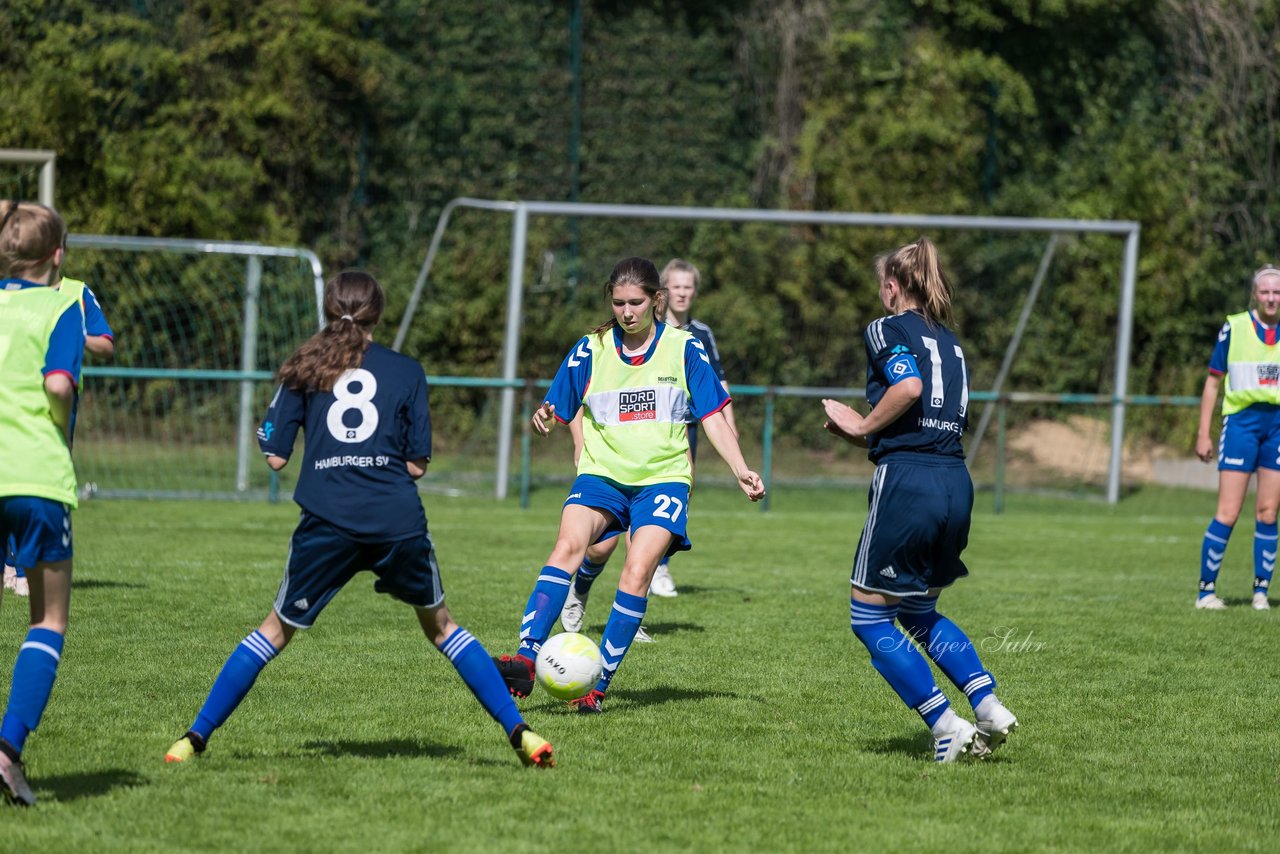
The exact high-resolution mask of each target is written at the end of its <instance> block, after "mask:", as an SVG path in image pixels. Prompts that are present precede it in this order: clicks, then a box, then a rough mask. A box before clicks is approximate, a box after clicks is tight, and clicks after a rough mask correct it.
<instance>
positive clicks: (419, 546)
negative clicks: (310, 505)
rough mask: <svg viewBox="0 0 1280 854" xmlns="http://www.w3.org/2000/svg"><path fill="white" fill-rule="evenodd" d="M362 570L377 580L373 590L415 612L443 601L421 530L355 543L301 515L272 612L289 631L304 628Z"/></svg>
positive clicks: (428, 542) (425, 535) (426, 537)
mask: <svg viewBox="0 0 1280 854" xmlns="http://www.w3.org/2000/svg"><path fill="white" fill-rule="evenodd" d="M366 569H367V570H369V571H371V572H372V573H373V574H374V575H376V576H378V580H377V581H375V582H374V583H373V589H374V590H376V591H377V592H379V593H388V594H390V595H392V596H394V597H395V598H397V599H399V600H400V601H401V602H407V603H409V604H410V605H413V606H415V607H418V608H435V607H437V606H439V605H440V604H442V603H443V602H444V588H442V587H441V585H440V567H439V566H437V565H436V551H435V546H433V545H432V543H431V535H430V534H428V533H427V532H426V530H423V532H422V535H421V536H416V537H410V538H409V539H407V540H396V541H395V542H391V543H360V542H356V541H355V540H353V539H351V538H350V537H348V536H347V535H346V534H344V533H342V532H341V531H340V530H339V529H337V528H335V527H334V526H333V525H330V524H329V523H328V522H326V521H324V520H323V519H321V518H320V517H318V516H313V515H312V514H310V513H307V512H306V511H303V513H302V518H301V519H300V520H299V521H298V527H297V528H296V529H294V532H293V539H291V540H290V541H289V559H288V561H287V562H286V563H285V568H284V580H283V581H281V582H280V592H279V593H277V594H276V601H275V611H276V614H278V615H279V616H280V619H281V620H283V621H284V622H286V623H288V624H289V625H291V626H294V627H295V628H299V629H309V628H311V625H312V624H313V623H315V621H316V617H318V616H320V612H321V611H323V610H324V606H325V605H328V604H329V600H330V599H332V598H333V597H334V596H335V595H337V593H338V591H339V590H341V589H342V588H343V587H344V586H345V585H346V583H347V582H348V581H350V580H351V579H352V578H353V577H354V576H355V574H356V573H357V572H360V571H362V570H366Z"/></svg>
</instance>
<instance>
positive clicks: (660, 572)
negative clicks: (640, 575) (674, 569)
mask: <svg viewBox="0 0 1280 854" xmlns="http://www.w3.org/2000/svg"><path fill="white" fill-rule="evenodd" d="M649 592H650V593H651V594H653V595H654V596H661V597H662V598H664V599H670V598H671V597H672V596H677V595H679V594H677V593H676V582H675V580H674V579H673V578H672V577H671V570H670V569H668V568H667V565H666V564H663V563H660V564H658V569H657V571H656V572H654V573H653V581H651V582H649Z"/></svg>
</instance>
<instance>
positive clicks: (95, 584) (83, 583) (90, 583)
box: [71, 578, 147, 590]
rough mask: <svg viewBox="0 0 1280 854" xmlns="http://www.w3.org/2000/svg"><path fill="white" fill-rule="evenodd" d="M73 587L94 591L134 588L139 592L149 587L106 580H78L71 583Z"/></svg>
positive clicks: (135, 583)
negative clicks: (96, 589)
mask: <svg viewBox="0 0 1280 854" xmlns="http://www.w3.org/2000/svg"><path fill="white" fill-rule="evenodd" d="M71 586H72V587H73V588H75V589H76V590H93V589H95V588H134V589H137V590H144V589H146V586H147V585H145V584H139V583H137V582H136V581H107V580H106V579H104V578H77V579H75V580H74V581H72V582H71Z"/></svg>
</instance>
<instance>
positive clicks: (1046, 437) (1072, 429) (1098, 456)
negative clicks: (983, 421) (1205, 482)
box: [1009, 415, 1174, 483]
mask: <svg viewBox="0 0 1280 854" xmlns="http://www.w3.org/2000/svg"><path fill="white" fill-rule="evenodd" d="M1009 449H1010V451H1012V452H1013V453H1012V454H1010V465H1011V466H1017V465H1021V466H1031V467H1033V468H1035V469H1039V470H1041V471H1045V470H1047V471H1051V472H1054V473H1055V474H1059V475H1063V476H1065V477H1070V478H1078V479H1080V480H1083V481H1089V482H1100V481H1105V480H1106V478H1107V468H1108V466H1110V464H1111V423H1110V422H1109V421H1102V420H1100V419H1097V418H1090V417H1088V416H1086V415H1072V416H1071V417H1069V418H1068V419H1067V420H1066V421H1033V422H1031V423H1029V424H1024V425H1022V426H1020V427H1018V428H1016V429H1015V430H1012V431H1010V435H1009ZM1170 456H1174V454H1173V452H1172V451H1171V450H1170V449H1168V448H1164V447H1162V446H1159V445H1153V444H1151V443H1147V442H1142V443H1135V444H1133V445H1132V446H1131V444H1130V443H1128V442H1126V443H1125V448H1124V455H1123V458H1122V463H1121V465H1122V468H1121V476H1122V477H1123V478H1124V480H1126V481H1130V482H1132V481H1142V482H1144V483H1145V482H1149V481H1151V479H1152V464H1153V462H1154V461H1155V460H1156V459H1158V458H1167V457H1170ZM1015 461H1016V462H1015Z"/></svg>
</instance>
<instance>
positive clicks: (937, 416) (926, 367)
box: [822, 237, 1018, 762]
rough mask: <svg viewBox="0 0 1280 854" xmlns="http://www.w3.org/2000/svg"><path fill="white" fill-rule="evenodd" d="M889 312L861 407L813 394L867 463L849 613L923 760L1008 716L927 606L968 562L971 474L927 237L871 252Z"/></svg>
mask: <svg viewBox="0 0 1280 854" xmlns="http://www.w3.org/2000/svg"><path fill="white" fill-rule="evenodd" d="M876 273H877V275H878V277H879V280H880V301H881V302H882V303H883V304H884V307H885V309H886V310H888V311H889V312H890V315H889V316H888V317H882V318H880V319H879V320H875V321H872V323H871V325H870V326H868V327H867V329H866V332H865V333H864V334H863V343H864V344H865V346H866V351H867V402H868V403H869V404H870V405H871V412H870V414H868V415H866V416H861V415H859V414H858V413H857V412H855V411H854V410H853V409H851V408H850V407H848V406H846V405H844V404H843V403H839V402H837V401H834V400H823V401H822V405H823V408H824V409H825V410H826V416H827V422H826V425H825V426H826V428H827V430H829V431H830V432H831V433H833V434H835V435H836V436H839V437H840V438H842V439H845V440H846V441H849V442H852V443H853V444H855V445H860V446H863V447H866V448H867V449H868V456H869V457H870V459H871V461H872V462H874V463H875V464H876V472H875V476H874V477H873V478H872V481H871V489H870V493H869V504H870V508H869V511H868V514H867V521H866V524H865V526H864V527H863V529H862V537H861V539H860V540H859V542H858V551H857V556H856V558H855V560H854V564H853V577H852V578H851V579H850V581H851V585H852V589H851V592H850V602H849V621H850V625H851V627H852V629H853V633H854V635H855V636H857V638H858V640H860V641H862V643H863V644H865V645H866V647H867V650H868V651H869V652H870V654H871V663H872V665H873V666H874V667H875V668H876V670H878V671H880V674H881V675H882V676H884V678H885V679H886V680H887V681H888V682H889V684H890V686H892V687H893V689H894V690H895V691H896V692H897V693H898V696H899V697H901V698H902V700H903V702H905V703H906V704H907V705H908V706H910V707H911V708H913V709H915V710H916V711H917V712H918V713H919V714H920V716H921V717H922V718H923V719H924V722H925V724H926V725H928V726H929V728H930V729H931V730H932V732H933V737H934V760H935V761H937V762H951V761H954V760H955V759H958V758H959V757H960V756H961V755H963V754H965V753H968V752H971V753H972V755H974V756H977V757H979V758H983V757H985V756H987V755H989V754H990V753H991V751H993V750H995V749H996V748H997V747H999V746H1000V745H1001V744H1003V743H1004V741H1005V739H1006V738H1007V737H1008V736H1009V733H1011V732H1012V731H1013V730H1014V729H1016V728H1017V726H1018V721H1017V719H1016V718H1015V717H1014V716H1013V715H1012V714H1011V713H1010V712H1009V710H1008V709H1006V708H1005V707H1004V706H1003V705H1002V704H1001V703H1000V701H999V700H997V699H996V697H995V693H994V690H995V684H996V683H995V679H994V678H993V677H992V675H991V674H990V673H988V672H987V671H986V670H985V669H984V668H983V666H982V662H981V661H980V660H979V659H978V654H977V651H976V650H975V649H974V646H973V642H972V641H970V640H969V638H968V636H967V635H965V633H964V632H963V631H961V629H960V628H959V627H958V626H957V625H956V624H955V623H953V622H951V621H950V620H948V619H947V618H946V617H944V616H942V615H941V614H939V613H938V610H937V604H938V595H939V594H940V593H941V591H942V588H944V587H947V586H949V585H950V584H951V583H952V582H954V581H955V580H956V579H958V578H962V577H964V576H965V575H968V574H969V571H968V570H967V569H966V568H965V565H964V562H963V561H961V559H960V553H961V552H962V551H963V550H964V547H965V545H966V544H967V543H968V540H969V518H970V513H971V512H972V510H973V482H972V481H971V480H970V479H969V471H968V469H967V468H966V467H965V464H964V450H963V448H962V447H961V444H960V436H961V434H962V433H963V432H964V429H965V425H966V423H967V420H966V419H967V414H968V407H969V374H968V369H967V367H966V365H965V361H964V351H963V350H962V349H961V347H960V343H959V341H957V340H956V337H955V335H954V334H953V333H952V332H951V330H950V329H948V328H947V327H946V326H945V325H944V321H945V322H950V319H951V293H952V291H951V284H950V282H949V281H948V280H947V277H946V276H945V275H944V274H943V272H942V268H941V267H940V265H939V263H938V250H937V248H936V247H935V246H934V245H933V243H932V242H931V241H930V240H928V239H927V238H923V237H922V238H920V239H919V240H917V241H916V242H915V243H909V244H907V245H906V246H902V247H899V248H898V249H896V250H894V251H893V252H890V253H889V254H887V255H883V256H881V257H880V258H879V259H877V262H876ZM895 619H896V620H897V621H898V622H899V623H901V624H902V628H903V629H905V630H906V632H907V633H908V634H910V635H911V637H912V638H914V639H915V640H916V642H918V643H919V644H920V646H921V647H923V648H924V650H925V651H926V652H927V653H928V655H929V657H930V658H931V659H933V661H934V663H935V664H937V665H938V667H939V668H941V669H942V672H943V673H945V674H946V675H947V678H948V679H950V680H951V681H952V682H953V683H954V684H955V685H956V687H957V688H960V689H961V690H962V691H964V693H965V695H966V696H967V697H968V699H969V702H970V703H971V704H972V706H973V709H974V712H975V714H976V716H977V726H976V727H975V726H974V725H973V724H972V723H970V722H969V721H967V720H965V719H963V718H961V717H960V716H959V715H957V714H956V713H955V712H953V711H952V710H951V707H950V704H949V703H948V701H947V698H946V695H944V694H943V693H942V692H941V691H939V690H938V686H937V685H936V684H935V682H934V679H933V672H932V671H931V670H930V668H929V665H928V663H927V662H925V660H924V658H923V657H922V656H921V655H920V653H919V652H918V651H917V650H916V648H915V646H913V645H912V644H911V643H910V641H909V640H908V639H907V636H906V635H905V634H903V632H902V631H901V630H899V629H898V628H897V627H896V626H895V625H894V620H895Z"/></svg>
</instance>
